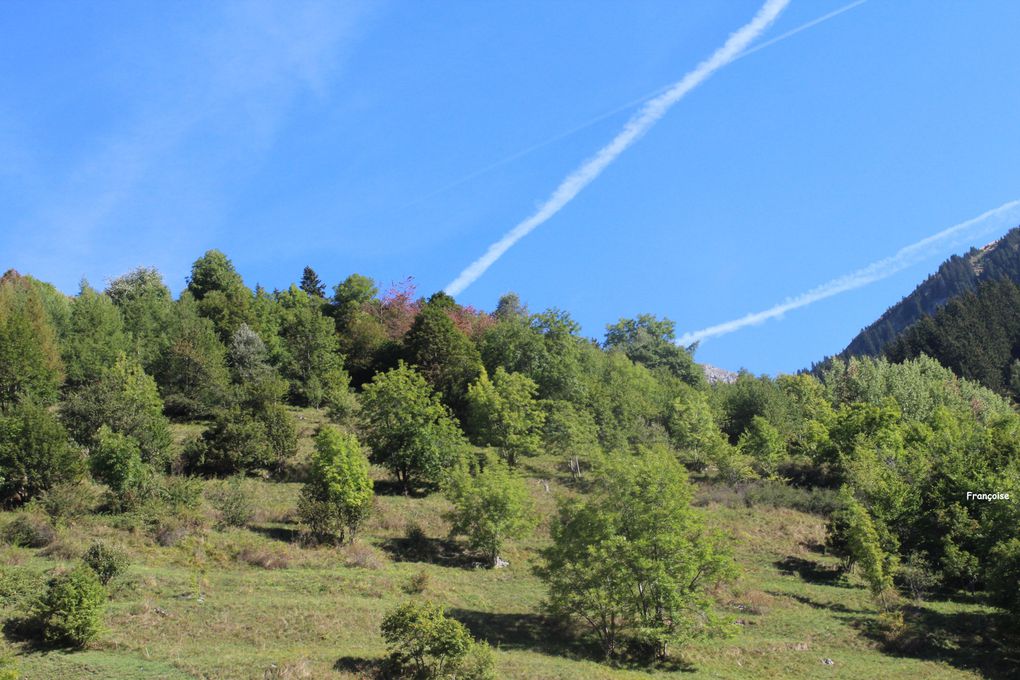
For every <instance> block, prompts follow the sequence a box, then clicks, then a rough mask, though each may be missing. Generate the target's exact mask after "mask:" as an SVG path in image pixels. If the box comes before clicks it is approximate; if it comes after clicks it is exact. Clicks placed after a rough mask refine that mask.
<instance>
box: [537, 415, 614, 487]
mask: <svg viewBox="0 0 1020 680" xmlns="http://www.w3.org/2000/svg"><path fill="white" fill-rule="evenodd" d="M544 407H545V410H546V418H545V427H544V429H543V432H542V440H543V444H544V445H545V449H546V451H548V452H550V453H553V454H556V455H558V456H568V457H569V458H570V459H571V470H572V471H573V474H574V475H579V474H580V473H581V460H582V459H583V460H585V461H587V462H589V463H590V462H591V460H592V459H593V458H594V457H595V456H597V455H598V454H599V453H600V451H601V449H600V448H599V430H598V426H597V425H596V424H595V419H594V418H592V416H591V414H590V413H588V412H587V411H585V410H582V409H579V408H577V407H576V406H574V405H573V404H571V403H570V402H569V401H560V400H550V401H547V402H545V403H544Z"/></svg>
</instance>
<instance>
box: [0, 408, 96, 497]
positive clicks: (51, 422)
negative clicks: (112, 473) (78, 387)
mask: <svg viewBox="0 0 1020 680" xmlns="http://www.w3.org/2000/svg"><path fill="white" fill-rule="evenodd" d="M82 471H83V464H82V456H81V452H80V451H79V450H77V449H75V448H73V447H72V446H70V444H69V442H68V437H67V431H66V430H65V429H64V427H63V426H62V425H61V424H60V421H59V420H57V418H56V417H55V416H54V415H53V414H52V413H50V412H49V411H48V410H47V409H46V408H44V407H42V406H39V405H37V404H33V403H31V402H26V403H23V404H18V405H16V406H14V407H12V408H10V409H8V411H7V412H6V413H0V504H2V505H20V504H21V503H24V502H26V501H29V500H31V499H32V498H35V497H36V496H38V495H39V493H41V492H43V491H45V490H47V489H49V488H51V487H53V486H54V485H55V484H58V483H60V482H69V481H73V480H75V479H77V478H79V477H80V476H81V473H82Z"/></svg>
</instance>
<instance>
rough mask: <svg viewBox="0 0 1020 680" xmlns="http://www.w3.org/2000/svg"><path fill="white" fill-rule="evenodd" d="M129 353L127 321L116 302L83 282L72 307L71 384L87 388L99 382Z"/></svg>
mask: <svg viewBox="0 0 1020 680" xmlns="http://www.w3.org/2000/svg"><path fill="white" fill-rule="evenodd" d="M127 350H128V336H127V334H126V333H125V332H124V320H123V319H122V318H121V316H120V311H119V310H118V309H117V307H116V306H115V305H114V304H113V301H112V300H111V299H110V298H109V297H107V296H106V295H104V294H103V293H100V292H98V291H96V290H95V289H94V288H92V287H91V286H89V284H88V281H82V283H81V290H80V292H79V293H78V297H76V298H75V299H74V301H73V302H72V303H71V317H70V320H69V324H68V330H67V338H66V340H65V342H64V351H63V355H64V368H65V370H66V373H67V382H68V383H69V384H70V385H72V386H79V385H84V384H86V383H91V382H94V381H96V380H98V379H99V376H100V375H101V374H102V373H103V371H105V370H106V369H108V368H110V367H111V366H113V363H114V362H115V361H116V360H117V357H118V356H120V355H122V354H124V353H125V352H127Z"/></svg>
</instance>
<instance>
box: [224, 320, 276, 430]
mask: <svg viewBox="0 0 1020 680" xmlns="http://www.w3.org/2000/svg"><path fill="white" fill-rule="evenodd" d="M227 364H228V366H229V368H230V377H231V379H232V381H233V382H234V386H235V387H234V391H235V393H236V397H237V401H238V402H239V403H240V404H241V405H242V406H244V407H245V408H249V409H252V410H253V411H261V410H265V409H268V408H270V407H271V406H273V405H276V404H279V402H281V401H282V400H283V398H284V397H285V396H286V395H287V390H288V384H287V381H286V380H284V379H283V378H281V377H280V376H279V375H278V374H277V372H276V369H275V368H273V366H272V365H270V363H269V361H268V351H267V349H266V345H265V343H263V342H262V339H261V338H260V337H259V335H258V333H256V332H255V331H253V330H252V329H251V328H250V327H249V326H248V324H241V326H240V327H239V328H238V329H237V330H236V331H234V335H233V337H232V338H231V339H230V346H229V347H228V348H227Z"/></svg>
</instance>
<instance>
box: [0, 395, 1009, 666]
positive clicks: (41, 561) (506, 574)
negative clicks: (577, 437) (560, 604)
mask: <svg viewBox="0 0 1020 680" xmlns="http://www.w3.org/2000/svg"><path fill="white" fill-rule="evenodd" d="M299 415H300V416H301V420H299V423H300V425H301V428H302V452H303V454H302V455H307V451H308V447H309V443H308V441H307V440H308V437H309V436H310V434H311V432H313V431H314V429H315V427H316V425H317V423H318V422H319V420H320V418H321V416H320V415H319V414H317V413H315V412H313V411H307V410H305V411H301V412H299ZM189 428H190V429H189ZM197 430H198V428H195V427H194V426H187V427H186V428H181V429H180V431H179V432H178V434H179V435H180V436H179V440H183V438H184V437H186V436H188V435H189V434H193V433H194V432H195V431H197ZM376 472H377V474H378V477H379V479H380V480H382V479H384V476H383V474H382V472H381V471H376ZM526 472H527V474H528V475H529V477H530V478H531V481H530V483H529V486H530V488H531V490H532V493H533V494H534V497H535V501H536V504H537V506H538V507H539V508H540V510H541V511H542V513H543V514H544V515H545V516H546V517H548V516H549V515H550V514H551V513H552V511H553V509H554V507H555V499H556V497H557V496H558V495H560V494H564V493H570V492H571V491H570V490H569V483H570V482H569V479H570V478H569V474H567V473H566V472H565V471H564V470H560V469H559V466H558V465H557V462H556V461H554V460H549V459H544V458H538V459H532V460H529V461H527V469H526ZM205 484H206V486H207V487H208V489H207V491H210V490H212V488H213V487H214V486H215V485H216V484H217V482H206V483H205ZM245 484H246V488H247V490H248V491H249V493H250V495H251V497H252V498H254V499H256V500H257V512H256V516H255V519H254V521H253V522H252V523H251V525H250V526H248V527H247V528H244V529H227V530H219V529H217V528H216V527H215V516H214V512H213V511H212V510H211V509H210V508H205V509H204V514H205V515H206V521H205V522H203V523H199V524H198V525H196V526H195V527H193V528H192V529H191V530H190V531H189V532H188V533H187V534H186V535H183V536H182V537H180V538H179V540H177V541H176V542H173V543H172V544H169V545H165V546H164V545H161V544H160V543H159V542H157V541H156V540H154V538H153V536H152V535H151V532H148V531H146V530H145V529H144V527H140V526H138V525H137V524H133V523H132V522H131V521H130V520H127V519H124V518H117V517H114V516H105V515H87V516H85V517H83V518H81V519H76V520H73V521H70V522H67V523H65V524H64V525H63V526H60V527H59V531H58V537H57V539H56V540H55V541H54V542H53V543H52V544H51V545H50V546H48V547H46V548H42V549H27V548H16V547H10V546H4V547H2V548H0V570H2V580H0V595H2V596H3V602H2V616H3V618H4V619H5V620H8V619H12V618H16V617H17V616H19V615H20V614H21V613H23V612H24V610H25V608H26V607H27V606H28V602H29V601H30V599H31V597H32V595H33V593H34V592H36V591H37V589H38V588H39V587H41V585H42V584H43V583H44V582H45V579H46V575H47V573H48V572H49V571H50V570H52V569H54V568H55V567H57V566H58V565H61V564H70V563H71V562H73V561H74V560H75V559H77V557H78V556H79V555H80V554H81V552H82V551H83V550H84V549H85V548H86V547H87V546H88V545H89V543H90V542H91V541H92V540H93V539H94V538H97V537H98V538H102V539H104V540H107V541H108V542H111V543H115V544H117V545H119V546H121V547H122V548H124V549H125V550H126V551H127V552H128V553H129V554H130V556H131V559H132V565H131V567H130V568H129V570H128V574H127V575H126V577H124V578H123V579H121V580H120V581H119V583H118V584H117V585H116V586H115V587H114V588H113V591H112V595H111V601H110V605H109V607H108V609H107V611H106V615H105V627H106V630H105V632H104V634H103V635H102V636H101V638H100V639H99V641H97V642H95V643H93V644H91V645H89V647H88V648H87V649H85V650H82V651H75V652H68V651H62V650H53V649H40V648H36V647H33V646H32V645H31V644H30V643H28V642H24V641H19V640H18V636H17V635H16V634H14V633H12V631H11V626H10V625H8V626H7V627H5V632H6V636H5V638H4V639H3V641H2V642H0V653H6V654H7V655H9V656H10V661H11V663H12V664H13V665H14V666H15V667H16V668H17V669H18V670H19V671H20V672H21V674H22V677H24V678H29V679H50V678H62V679H70V678H118V679H119V678H124V679H130V678H358V677H370V675H369V673H370V671H371V668H372V664H373V661H374V660H376V659H379V658H380V657H382V656H383V655H384V654H385V647H384V645H383V642H382V640H381V638H380V636H379V632H378V631H379V623H380V621H381V620H382V617H383V615H384V614H385V612H387V611H388V610H389V609H391V608H393V607H394V606H395V605H397V604H398V603H400V602H402V601H404V600H405V599H407V598H408V597H411V596H412V595H409V594H408V592H407V591H410V590H412V581H414V582H415V585H416V586H417V588H419V589H422V588H423V593H422V594H421V595H415V596H425V597H428V598H430V599H433V600H436V601H438V602H441V603H443V604H444V605H445V606H447V607H448V608H449V611H450V613H451V614H452V615H453V616H455V617H456V618H458V619H460V620H461V621H463V622H464V623H465V624H466V625H468V627H469V628H470V629H471V631H472V632H473V633H474V634H475V636H476V637H479V638H482V639H485V640H487V641H488V642H490V643H491V644H492V645H493V646H494V647H496V649H497V660H498V668H499V674H500V676H501V677H506V678H535V679H538V678H605V679H609V678H619V679H623V678H638V677H648V676H655V677H667V676H675V677H678V678H681V677H682V678H688V677H690V678H755V679H763V678H847V679H850V678H853V679H859V678H910V679H911V680H916V679H919V678H966V677H992V678H1008V677H1020V669H1018V665H1017V664H1018V662H1017V659H1016V658H1015V656H1013V657H1010V653H1009V652H1006V651H1004V650H1003V648H1001V647H1000V646H999V643H998V640H999V638H1000V631H1002V630H1003V625H1004V624H1003V623H1002V622H1001V621H1000V620H999V618H998V616H997V615H996V614H995V613H994V610H992V609H989V608H986V607H985V606H983V605H981V604H979V603H977V601H975V602H970V603H968V602H959V601H955V602H949V601H931V602H923V603H915V604H914V605H911V606H909V607H907V608H906V614H905V617H906V623H905V624H904V625H903V626H902V627H898V625H897V622H896V621H895V620H892V619H889V618H888V617H885V618H882V617H880V615H879V611H878V610H877V608H876V607H875V605H874V604H873V603H872V600H871V598H870V597H869V594H868V591H867V590H866V589H865V588H863V587H862V586H861V585H860V584H858V583H855V582H854V581H853V579H851V580H850V582H849V583H847V582H844V581H843V580H841V579H839V578H837V574H836V571H835V564H836V562H835V560H834V559H833V558H831V557H829V556H826V555H824V554H823V552H822V550H821V547H820V546H821V543H822V540H823V538H824V520H823V519H822V518H821V517H818V516H815V515H811V514H805V513H802V512H798V511H796V510H792V509H788V508H782V507H768V506H763V505H756V506H754V507H746V505H745V504H744V503H742V502H734V497H732V496H728V495H726V494H720V493H718V489H712V488H709V487H705V488H702V489H700V490H699V493H700V500H699V505H702V506H703V511H704V512H705V513H706V516H707V518H708V521H709V523H710V524H711V525H712V526H714V527H716V528H718V529H720V530H722V531H723V532H725V534H726V535H728V536H729V537H731V538H732V546H733V550H734V553H735V555H736V558H737V561H738V562H739V564H740V566H741V568H742V573H743V575H742V577H741V579H740V581H739V582H738V583H737V584H736V585H735V586H734V587H732V588H731V589H729V590H727V591H726V592H724V593H719V599H720V604H719V606H720V607H721V608H722V609H724V610H726V611H727V612H728V613H730V614H731V615H732V616H733V618H734V620H735V625H734V628H735V631H736V632H735V634H734V635H733V636H731V637H728V638H723V639H714V640H708V641H703V642H699V643H696V644H693V645H691V646H689V647H688V648H686V649H684V650H682V652H681V654H680V657H681V658H680V659H678V660H677V661H676V662H675V663H673V664H672V665H670V666H662V667H656V668H653V669H647V668H636V667H635V668H631V667H627V666H610V665H606V664H604V663H601V662H600V661H599V660H598V657H597V655H596V654H595V653H594V651H593V650H592V649H591V648H590V647H589V646H587V645H586V644H585V643H583V642H581V641H578V639H579V638H578V637H577V636H573V635H570V634H568V632H565V631H561V630H558V629H557V628H556V627H555V626H553V625H552V623H551V622H548V621H546V620H545V619H544V618H543V617H542V615H541V612H542V611H543V609H542V599H543V596H544V588H543V585H542V583H541V581H539V579H538V578H536V576H535V575H534V574H533V573H532V566H533V565H534V564H535V563H536V560H537V551H538V550H539V549H540V548H541V547H542V545H543V544H544V542H545V541H547V540H548V523H547V522H545V523H543V524H542V525H541V526H540V527H539V529H538V531H537V532H536V534H535V536H534V537H533V538H532V539H530V540H528V541H525V542H523V543H522V544H518V545H514V546H512V547H511V549H510V550H508V551H507V552H506V554H505V557H506V558H507V559H508V560H509V561H510V566H509V567H508V568H505V569H499V570H492V569H485V568H480V567H479V566H477V564H476V563H475V562H474V558H473V557H472V556H471V555H467V554H465V553H464V552H463V551H462V550H461V549H460V546H459V545H458V544H456V543H455V542H451V541H449V540H448V539H447V526H446V524H445V522H444V520H443V519H442V517H441V515H442V511H443V510H444V508H445V501H444V500H443V499H442V498H441V497H439V496H437V495H433V496H429V497H425V498H408V497H404V496H402V495H399V494H395V493H389V488H390V487H389V485H387V484H385V483H382V484H380V485H379V489H378V490H379V491H380V493H379V495H378V496H377V501H376V508H375V511H374V513H373V514H372V516H371V519H370V520H369V521H368V523H367V526H366V527H365V528H364V530H363V531H362V534H361V536H360V538H359V539H358V541H357V542H356V543H355V544H354V545H351V546H347V547H344V548H331V547H303V546H302V545H301V544H300V543H299V542H298V541H297V540H296V539H297V537H298V535H299V531H300V527H299V526H298V524H297V521H296V518H295V514H294V509H295V505H296V500H297V494H298V492H299V489H300V484H299V483H297V482H273V481H265V480H256V479H251V480H247V481H246V482H245ZM546 484H548V490H547V488H546ZM10 516H11V515H10V513H5V514H4V515H3V516H2V517H0V523H4V522H6V521H8V518H9V517H10ZM411 525H417V526H419V527H420V528H421V530H422V533H423V534H424V535H423V536H421V535H418V536H417V537H415V536H414V535H413V534H412V537H411V538H408V527H409V526H411ZM825 660H831V662H832V663H831V664H829V663H825Z"/></svg>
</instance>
